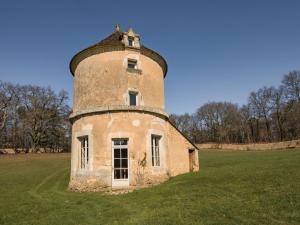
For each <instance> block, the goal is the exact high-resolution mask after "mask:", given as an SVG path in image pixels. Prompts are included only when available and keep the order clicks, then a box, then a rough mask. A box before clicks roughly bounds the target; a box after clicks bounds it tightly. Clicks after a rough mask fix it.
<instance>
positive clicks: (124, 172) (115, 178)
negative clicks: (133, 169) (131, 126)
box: [112, 138, 129, 187]
mask: <svg viewBox="0 0 300 225" xmlns="http://www.w3.org/2000/svg"><path fill="white" fill-rule="evenodd" d="M128 164H129V163H128V139H125V138H122V139H113V140H112V187H124V186H129V172H128V169H129V167H128Z"/></svg>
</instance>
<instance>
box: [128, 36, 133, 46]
mask: <svg viewBox="0 0 300 225" xmlns="http://www.w3.org/2000/svg"><path fill="white" fill-rule="evenodd" d="M128 46H131V47H133V46H134V39H133V37H128Z"/></svg>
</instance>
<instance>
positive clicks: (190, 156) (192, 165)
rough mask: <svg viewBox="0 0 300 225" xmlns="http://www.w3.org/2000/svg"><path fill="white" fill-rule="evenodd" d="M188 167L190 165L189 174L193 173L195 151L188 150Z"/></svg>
mask: <svg viewBox="0 0 300 225" xmlns="http://www.w3.org/2000/svg"><path fill="white" fill-rule="evenodd" d="M189 165H190V172H193V171H194V169H195V168H194V165H195V149H189Z"/></svg>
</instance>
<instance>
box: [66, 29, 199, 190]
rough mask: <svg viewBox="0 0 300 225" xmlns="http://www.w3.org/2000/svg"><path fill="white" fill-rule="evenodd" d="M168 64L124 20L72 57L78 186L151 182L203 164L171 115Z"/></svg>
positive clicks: (75, 185) (73, 171) (73, 180)
mask: <svg viewBox="0 0 300 225" xmlns="http://www.w3.org/2000/svg"><path fill="white" fill-rule="evenodd" d="M167 69H168V68H167V63H166V61H165V60H164V58H163V57H162V56H160V55H159V54H158V53H156V52H155V51H153V50H151V49H149V48H147V47H145V46H144V45H142V44H141V43H140V35H139V34H137V33H135V32H134V31H133V30H132V29H129V30H128V31H127V32H122V31H121V29H120V27H119V26H118V25H117V26H116V28H115V31H114V32H113V33H112V34H111V35H110V36H108V37H107V38H105V39H104V40H102V41H100V42H99V43H97V44H95V45H92V46H90V47H88V48H86V49H84V50H82V51H80V52H79V53H77V54H76V55H75V56H74V57H73V58H72V60H71V62H70V70H71V73H72V74H73V76H74V105H73V113H72V115H71V116H70V119H71V122H72V161H71V180H70V184H69V186H70V188H71V189H75V190H76V189H77V190H90V189H101V188H103V187H109V188H110V187H112V188H120V187H121V188H127V187H133V186H144V185H148V184H154V183H158V182H161V181H164V180H166V179H167V178H168V177H169V176H175V175H178V174H182V173H187V172H190V171H197V170H198V169H199V166H198V151H197V150H198V149H197V147H196V146H195V145H194V144H193V143H192V142H190V141H189V140H188V139H187V138H186V137H185V136H184V135H183V134H181V133H180V132H179V131H178V130H177V129H176V128H175V127H174V126H173V125H172V124H171V123H170V121H169V117H168V114H167V113H166V112H165V102H164V78H165V76H166V74H167Z"/></svg>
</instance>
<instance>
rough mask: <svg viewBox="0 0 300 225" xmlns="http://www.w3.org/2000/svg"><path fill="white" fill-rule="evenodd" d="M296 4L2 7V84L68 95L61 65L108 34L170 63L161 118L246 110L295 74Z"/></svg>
mask: <svg viewBox="0 0 300 225" xmlns="http://www.w3.org/2000/svg"><path fill="white" fill-rule="evenodd" d="M299 12H300V1H296V0H295V1H292V0H282V1H276V0H272V1H267V0H265V1H264V0H260V1H256V0H251V1H250V0H249V1H244V0H239V1H233V0H227V1H222V0H218V1H217V0H207V1H200V0H198V1H196V0H195V1H189V0H184V1H162V0H160V1H156V0H151V1H141V0H140V1H118V0H114V1H103V2H102V1H89V0H85V1H83V0H82V1H75V0H73V1H65V0H60V1H54V0H52V1H42V0H39V1H30V0H27V1H15V0H9V1H6V0H1V1H0V28H1V29H0V80H3V81H8V82H12V83H19V84H36V85H42V86H50V87H52V88H53V89H54V90H55V91H59V90H61V89H64V90H66V91H68V92H69V93H70V96H71V97H72V95H73V77H72V76H71V75H70V72H69V61H70V59H71V58H72V56H73V55H74V54H75V53H77V52H78V51H79V50H82V49H83V48H85V47H88V46H90V45H91V44H94V43H96V42H98V41H100V40H101V39H103V38H105V37H106V36H108V35H109V34H111V33H112V32H113V30H114V25H115V23H117V22H118V23H120V24H121V28H122V29H123V30H125V29H128V27H133V29H134V30H135V31H136V32H138V33H139V34H140V35H141V41H142V43H143V44H144V45H145V46H147V47H150V48H152V49H153V50H155V51H157V52H159V53H160V54H161V55H162V56H164V57H165V59H166V60H167V62H168V65H169V71H168V74H167V77H166V80H165V95H166V110H167V111H168V112H169V113H184V112H194V111H195V110H196V109H197V108H198V107H199V106H200V105H202V104H204V103H206V102H208V101H232V102H233V103H238V104H240V105H242V104H244V103H246V102H247V98H248V95H249V93H250V92H251V91H253V90H257V89H258V88H260V87H262V86H264V85H266V86H271V85H273V86H278V85H279V84H280V81H281V79H282V76H283V74H285V73H288V72H289V71H291V70H296V69H297V70H298V69H300V13H299Z"/></svg>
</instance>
